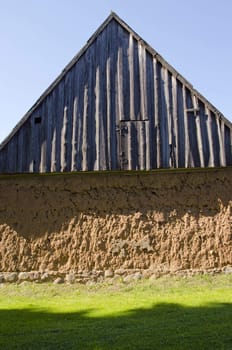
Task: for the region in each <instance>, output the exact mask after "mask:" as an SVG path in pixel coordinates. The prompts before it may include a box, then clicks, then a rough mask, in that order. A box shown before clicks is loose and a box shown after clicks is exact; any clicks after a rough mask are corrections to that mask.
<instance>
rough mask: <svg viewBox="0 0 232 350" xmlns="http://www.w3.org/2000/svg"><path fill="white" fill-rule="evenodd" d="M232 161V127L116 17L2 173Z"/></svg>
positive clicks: (20, 135)
mask: <svg viewBox="0 0 232 350" xmlns="http://www.w3.org/2000/svg"><path fill="white" fill-rule="evenodd" d="M228 165H232V125H231V123H230V122H229V121H227V120H226V119H225V118H224V117H223V116H222V115H221V114H220V112H218V111H217V110H216V109H215V108H214V107H213V106H212V105H211V104H210V103H209V102H208V101H207V100H206V99H204V97H202V96H201V95H200V94H199V93H198V92H197V91H196V90H195V89H193V87H192V86H191V84H189V83H188V82H187V81H186V80H185V79H184V78H183V77H181V76H180V75H178V73H177V72H176V71H175V70H174V69H173V68H172V67H170V66H169V65H168V64H167V63H166V62H165V61H164V60H163V59H162V57H161V56H159V55H158V54H157V53H156V52H155V51H154V50H153V49H151V48H150V47H149V46H148V45H147V44H146V43H145V42H143V41H142V40H141V38H139V37H138V35H137V34H136V33H134V32H133V31H132V30H131V29H130V28H129V27H128V26H127V25H125V24H124V23H123V22H122V21H120V19H118V18H117V17H116V16H115V15H111V16H110V18H109V19H108V20H107V21H106V23H105V24H104V25H103V26H102V28H100V29H99V31H98V32H97V33H96V35H95V36H94V37H93V38H92V39H90V42H89V44H87V47H86V49H83V50H82V52H81V53H80V54H79V55H78V56H77V57H76V59H74V60H73V61H72V62H71V63H70V65H69V66H68V69H66V70H65V71H64V72H63V73H62V74H61V76H60V77H58V79H57V81H55V82H54V83H53V84H52V85H51V87H50V88H48V90H47V91H46V92H45V93H44V95H43V96H42V97H41V98H40V99H39V100H38V102H37V103H36V104H35V106H34V107H33V108H32V109H31V111H30V112H29V113H28V114H27V115H26V116H25V117H24V119H23V120H22V121H21V123H19V125H18V127H16V128H15V130H14V131H13V133H12V135H10V137H8V139H7V140H6V141H5V142H3V144H2V145H1V148H0V172H2V173H15V172H64V171H81V170H83V171H87V170H114V169H124V170H132V169H133V170H149V169H155V168H169V167H175V168H178V167H181V168H183V167H186V168H187V167H216V166H228Z"/></svg>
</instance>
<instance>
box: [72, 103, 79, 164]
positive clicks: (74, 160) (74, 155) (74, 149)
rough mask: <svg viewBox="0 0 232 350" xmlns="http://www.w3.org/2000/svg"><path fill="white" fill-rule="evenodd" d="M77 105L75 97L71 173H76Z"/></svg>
mask: <svg viewBox="0 0 232 350" xmlns="http://www.w3.org/2000/svg"><path fill="white" fill-rule="evenodd" d="M77 103H78V101H77V97H75V98H74V101H73V123H72V124H73V125H72V161H71V171H77Z"/></svg>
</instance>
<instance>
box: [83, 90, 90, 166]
mask: <svg viewBox="0 0 232 350" xmlns="http://www.w3.org/2000/svg"><path fill="white" fill-rule="evenodd" d="M87 112H88V88H87V86H85V88H84V111H83V144H82V157H83V158H82V170H83V171H87V170H89V169H88V152H89V145H88V113H87Z"/></svg>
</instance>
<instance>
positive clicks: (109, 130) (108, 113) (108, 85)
mask: <svg viewBox="0 0 232 350" xmlns="http://www.w3.org/2000/svg"><path fill="white" fill-rule="evenodd" d="M110 68H111V57H110V56H108V58H107V63H106V101H107V111H106V118H107V154H108V164H107V169H112V148H111V134H112V129H115V125H112V123H113V120H111V79H110Z"/></svg>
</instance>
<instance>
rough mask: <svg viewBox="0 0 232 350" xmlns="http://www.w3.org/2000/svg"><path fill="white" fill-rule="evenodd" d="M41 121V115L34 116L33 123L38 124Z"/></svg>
mask: <svg viewBox="0 0 232 350" xmlns="http://www.w3.org/2000/svg"><path fill="white" fill-rule="evenodd" d="M41 121H42V118H41V117H35V120H34V122H35V124H40V123H41Z"/></svg>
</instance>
